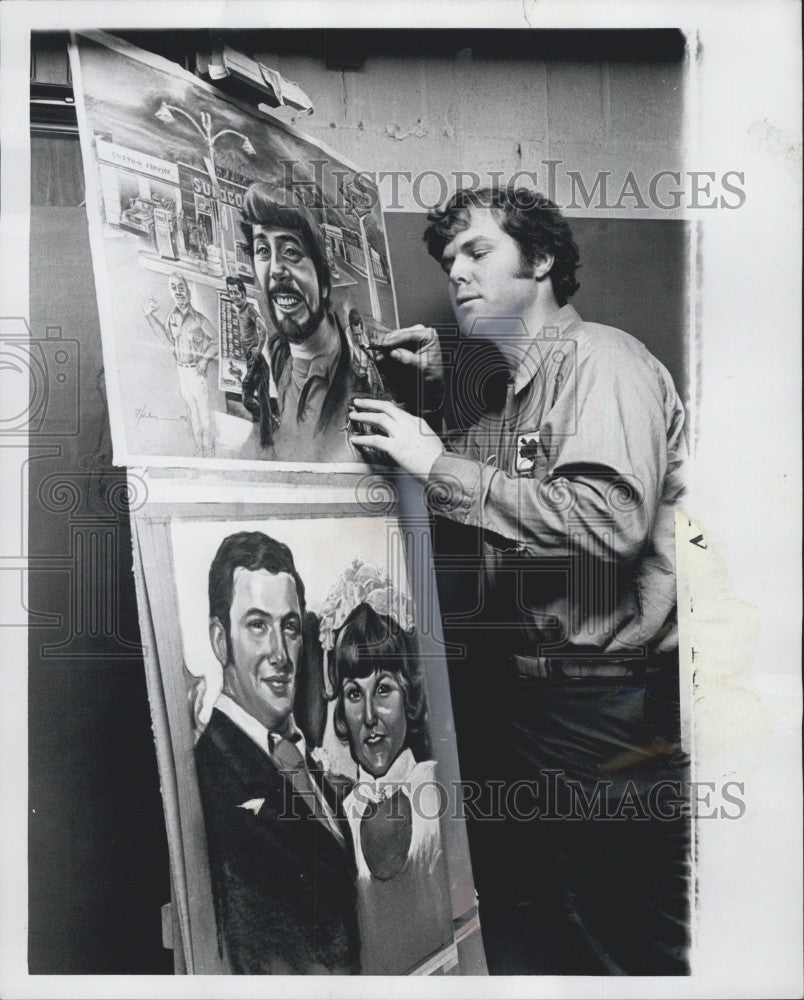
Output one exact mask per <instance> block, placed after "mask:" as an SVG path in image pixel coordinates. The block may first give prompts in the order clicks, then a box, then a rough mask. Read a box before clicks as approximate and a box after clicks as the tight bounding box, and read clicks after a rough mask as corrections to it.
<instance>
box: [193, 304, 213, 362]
mask: <svg viewBox="0 0 804 1000" xmlns="http://www.w3.org/2000/svg"><path fill="white" fill-rule="evenodd" d="M196 312H197V310H196ZM198 317H199V320H200V322H201V330H202V331H203V333H204V341H205V342H206V347H205V348H204V350H203V351H202V352H201V357H200V358H199V359H198V372H199V374H201V375H205V374H206V370H207V367H208V365H209V363H210V361H212V359H213V358H217V356H218V337H217V335H216V333H215V330H214V328H213V326H212V324H211V323H210V321H209V320H208V319H207V318H206V316H205V315H204V314H203V313H201V312H199V313H198Z"/></svg>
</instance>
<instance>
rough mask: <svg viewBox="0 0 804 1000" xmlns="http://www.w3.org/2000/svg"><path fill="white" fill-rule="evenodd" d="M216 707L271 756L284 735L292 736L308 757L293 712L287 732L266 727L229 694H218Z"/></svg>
mask: <svg viewBox="0 0 804 1000" xmlns="http://www.w3.org/2000/svg"><path fill="white" fill-rule="evenodd" d="M215 708H217V709H218V711H219V712H223V714H224V715H227V716H228V717H229V718H230V719H231V721H232V722H233V723H234V724H235V725H236V726H237V728H238V729H241V730H242V731H243V732H244V733H245V734H246V736H249V737H250V738H251V739H252V740H253V741H254V742H255V743H256V744H257V746H258V747H259V748H260V749H261V750H262V751H263V752H264V753H266V754H267V755H268V756H269V757H270V755H271V748H272V746H273V742H274V741H276V740H280V739H282V738H283V737H284V738H287V739H290V738H292V739H293V742H294V743H295V744H296V746H297V747H298V748H299V753H300V754H301V755H302V758H304V759H306V758H307V747H306V744H305V741H304V736H303V734H302V731H301V730H300V729H298V728H297V727H296V723H295V721H294V719H293V715H292V714H291V715H290V716H289V718H288V727H287V730H286V732H285V733H275V732H271V731H270V730H268V729H266V728H265V726H264V725H263V724H262V723H261V722H260V721H259V720H257V719H255V718H254V716H253V715H251V714H250V713H249V712H247V711H246V710H245V709H244V708H243V707H242V706H240V705H238V704H237V702H236V701H234V700H233V699H232V698H230V697H229V695H228V694H224V693H223V692H221V693H220V694H219V695H218V697H217V700H216V701H215Z"/></svg>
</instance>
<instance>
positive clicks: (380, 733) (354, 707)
mask: <svg viewBox="0 0 804 1000" xmlns="http://www.w3.org/2000/svg"><path fill="white" fill-rule="evenodd" d="M343 714H344V719H345V721H346V729H347V731H348V735H349V745H350V747H351V749H352V756H353V757H354V758H355V760H356V761H357V762H358V764H359V765H360V766H361V767H362V768H363V770H364V771H366V772H368V774H370V775H371V776H372V777H374V778H381V777H382V776H383V775H384V774H386V773H387V771H388V769H389V767H390V766H391V765H392V764H393V762H394V761H395V760H396V758H397V757H398V756H399V754H400V753H401V751H402V749H403V748H404V746H405V738H406V736H407V729H408V726H407V716H406V714H405V696H404V694H403V691H402V687H401V685H400V683H399V678H398V677H397V675H396V674H395V673H393V672H392V671H389V670H375V671H374V673H372V674H369V676H368V677H350V678H348V679H347V680H345V681H344V682H343Z"/></svg>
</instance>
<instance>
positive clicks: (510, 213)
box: [424, 187, 580, 306]
mask: <svg viewBox="0 0 804 1000" xmlns="http://www.w3.org/2000/svg"><path fill="white" fill-rule="evenodd" d="M472 208H490V209H491V210H492V212H493V213H494V216H495V218H496V219H497V221H498V223H499V224H500V226H501V228H502V230H503V232H506V233H508V235H509V236H511V237H512V238H513V239H514V240H516V242H517V245H518V246H519V252H520V255H521V257H522V262H523V264H524V265H525V266H526V267H528V268H531V267H533V266H534V265H535V264H536V263H537V262H538V261H541V260H544V258H545V257H546V256H548V255H549V254H552V255H553V258H554V259H553V266H552V268H551V269H550V280H551V282H552V285H553V292H554V293H555V297H556V300H557V302H558V304H559V305H560V306H563V305H566V303H567V300H568V299H569V298H570V296H571V295H573V294H574V293H575V292H577V291H578V289H579V288H580V282H579V281H578V280H577V278H576V277H575V271H576V269H577V268H578V267H579V266H580V265H579V260H580V254H579V253H578V247H577V245H576V243H575V240H574V239H573V237H572V231H571V229H570V227H569V224H568V223H567V220H566V219H565V218H564V216H563V215H562V214H561V212H560V210H559V209H558V207H557V206H556V205H555V204H554V203H553V202H552V201H550V199H549V198H547V197H545V195H543V194H539V193H538V192H537V191H531V190H530V189H528V188H499V187H486V188H477V189H472V188H462V189H459V190H458V191H456V192H455V194H454V195H453V196H452V197H451V198H450V199H449V201H448V202H447V203H446V204H445V205H444V206H443V208H435V209H433V210H432V211H430V212H428V214H427V222H428V226H427V229H426V230H425V231H424V242H425V243H426V244H427V251H428V253H429V254H430V256H431V257H434V258H435V259H436V260H437V261H438V262H439V263H441V258H442V256H443V254H444V248H445V247H446V245H447V244H448V243H449V242H451V240H452V239H453V238H454V237H455V235H456V234H457V233H459V232H460V231H461V230H463V229H466V228H468V226H469V211H470V209H472Z"/></svg>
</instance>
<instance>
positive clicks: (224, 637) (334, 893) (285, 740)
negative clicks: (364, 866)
mask: <svg viewBox="0 0 804 1000" xmlns="http://www.w3.org/2000/svg"><path fill="white" fill-rule="evenodd" d="M209 605H210V626H209V628H210V641H211V643H212V648H213V650H214V652H215V656H216V657H217V659H218V660H219V662H220V664H221V666H222V667H223V690H222V693H221V695H220V696H219V698H218V700H217V701H216V703H215V707H214V708H213V711H212V715H211V718H210V721H209V724H208V726H207V728H206V729H205V731H204V734H203V735H202V737H201V738H200V740H199V741H198V744H197V746H196V749H195V757H196V768H197V772H198V781H199V787H200V792H201V801H202V805H203V810H204V819H205V824H206V831H207V843H208V849H209V861H210V870H211V873H212V889H213V897H214V900H215V910H216V918H217V924H218V938H219V945H220V948H221V951H222V953H223V954H224V956H225V958H227V959H228V963H229V965H230V967H231V969H232V971H233V972H235V973H245V974H265V973H271V974H291V973H301V974H307V975H323V974H338V973H340V974H349V973H354V972H358V971H359V969H358V968H357V955H358V952H359V945H358V937H357V929H356V917H355V899H354V880H353V869H352V862H351V858H350V856H349V854H348V847H347V843H346V841H345V839H344V836H343V831H342V830H341V827H340V823H339V822H338V820H337V819H336V816H335V802H334V797H333V793H332V789H331V788H330V786H329V785H328V783H327V782H326V781H325V779H324V777H323V775H322V774H321V772H320V771H319V770H318V769H317V768H316V767H315V765H314V764H313V763H312V761H311V760H310V759H309V758H308V756H307V752H306V746H305V737H304V735H303V734H302V732H301V730H300V729H299V728H298V726H297V725H296V722H295V719H294V715H293V706H294V701H295V698H296V693H297V690H298V688H299V684H300V674H301V671H302V664H303V652H304V650H303V645H304V640H303V630H302V625H303V622H304V616H305V604H304V584H303V583H302V581H301V579H300V577H299V575H298V573H297V572H296V568H295V566H294V563H293V556H292V553H291V551H290V549H289V548H288V547H287V546H286V545H283V544H282V543H281V542H277V541H275V540H274V539H272V538H269V537H268V536H267V535H264V534H263V533H262V532H258V531H254V532H239V533H237V534H234V535H230V536H229V537H228V538H226V539H224V541H223V542H222V543H221V545H220V548H219V549H218V552H217V554H216V556H215V559H214V560H213V562H212V566H211V567H210V572H209ZM347 839H348V838H347Z"/></svg>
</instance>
